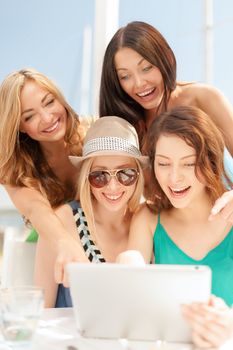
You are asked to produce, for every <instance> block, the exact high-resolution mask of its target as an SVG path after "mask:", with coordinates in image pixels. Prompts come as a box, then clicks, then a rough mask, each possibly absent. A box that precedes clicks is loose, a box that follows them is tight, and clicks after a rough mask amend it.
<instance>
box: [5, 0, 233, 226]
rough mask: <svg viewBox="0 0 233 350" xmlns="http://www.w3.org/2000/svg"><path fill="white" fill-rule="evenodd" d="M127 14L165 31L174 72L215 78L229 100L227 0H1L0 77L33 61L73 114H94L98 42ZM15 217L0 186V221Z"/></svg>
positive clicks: (231, 17)
mask: <svg viewBox="0 0 233 350" xmlns="http://www.w3.org/2000/svg"><path fill="white" fill-rule="evenodd" d="M133 20H141V21H146V22H149V23H150V24H152V25H153V26H155V27H156V28H157V29H158V30H159V31H161V33H162V34H163V35H164V36H165V38H166V39H167V41H168V43H169V44H170V46H171V47H172V49H173V50H174V52H175V55H176V58H177V66H178V72H177V75H178V80H188V81H200V82H207V83H210V84H213V85H214V86H216V87H217V88H219V89H221V90H222V92H223V93H224V94H225V95H226V96H227V97H228V99H229V100H230V101H231V103H233V88H232V83H233V69H232V62H233V44H232V40H231V38H232V33H233V2H232V1H231V0H144V1H141V0H30V1H29V0H20V1H18V0H0V82H1V81H2V80H3V79H4V77H5V76H6V75H7V74H8V73H10V72H12V71H14V70H17V69H20V68H24V67H34V68H36V69H37V70H39V71H41V72H43V73H44V74H46V75H48V76H49V77H50V78H52V79H53V80H54V81H55V82H56V83H57V84H58V85H59V86H60V87H61V89H62V91H63V93H64V95H65V96H66V98H67V99H68V101H69V102H70V103H71V105H72V106H73V107H74V109H75V110H76V111H77V112H78V113H79V114H82V115H89V114H98V91H99V79H100V73H101V65H102V57H103V53H104V50H105V48H106V45H107V43H108V41H109V40H110V38H111V37H112V35H113V34H114V33H115V31H116V30H117V29H118V27H120V26H123V25H125V24H127V23H128V22H130V21H133ZM210 103H211V101H210ZM2 151H3V150H0V152H2ZM21 224H22V219H21V217H20V216H19V215H18V214H17V212H16V211H15V209H14V207H13V205H12V203H11V201H10V199H9V198H8V196H7V195H6V192H5V190H4V189H3V188H2V187H0V227H2V228H3V227H5V226H7V225H11V226H19V225H21Z"/></svg>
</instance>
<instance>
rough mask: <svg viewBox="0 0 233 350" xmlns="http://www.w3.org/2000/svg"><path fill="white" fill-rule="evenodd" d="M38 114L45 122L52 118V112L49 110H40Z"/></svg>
mask: <svg viewBox="0 0 233 350" xmlns="http://www.w3.org/2000/svg"><path fill="white" fill-rule="evenodd" d="M40 116H41V119H42V120H43V121H45V122H50V121H51V119H52V118H53V115H52V113H50V112H48V111H46V110H42V111H41V112H40Z"/></svg>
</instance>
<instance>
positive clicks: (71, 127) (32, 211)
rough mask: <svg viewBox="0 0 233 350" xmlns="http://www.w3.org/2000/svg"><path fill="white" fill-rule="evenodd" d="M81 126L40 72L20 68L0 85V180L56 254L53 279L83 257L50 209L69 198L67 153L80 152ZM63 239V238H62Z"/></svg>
mask: <svg viewBox="0 0 233 350" xmlns="http://www.w3.org/2000/svg"><path fill="white" fill-rule="evenodd" d="M84 134H85V126H81V124H80V119H79V117H78V116H77V114H76V113H75V112H74V110H73V109H72V108H71V107H70V105H69V104H68V103H67V102H66V100H65V99H64V97H63V95H62V93H61V92H60V90H59V89H58V88H57V87H56V85H55V84H54V83H53V82H52V81H51V80H50V79H48V78H47V77H46V76H45V75H43V74H41V73H39V72H37V71H36V70H34V69H28V68H27V69H22V70H19V71H16V72H14V73H12V74H10V75H9V76H7V77H6V78H5V80H4V81H3V82H2V84H1V86H0V150H1V152H0V183H1V184H3V185H4V186H5V188H6V190H7V192H8V194H9V196H10V198H11V199H12V201H13V203H14V204H15V206H16V208H17V209H18V210H19V212H20V213H21V214H22V215H23V216H24V217H25V218H26V220H28V221H30V223H31V224H32V226H33V227H34V228H35V229H36V230H37V232H38V233H39V234H40V235H41V236H42V237H44V238H46V239H47V241H48V244H49V245H50V247H51V250H53V251H54V252H56V254H57V261H56V269H55V272H56V278H57V279H58V280H61V279H62V278H63V265H64V264H65V263H66V261H69V260H70V259H74V260H84V261H85V260H86V257H85V255H84V254H83V252H82V250H81V249H79V245H78V243H77V240H76V239H70V240H68V239H67V232H66V229H65V228H64V226H63V225H62V223H61V221H60V220H59V218H58V217H57V216H56V214H55V213H54V210H53V208H56V207H57V206H59V205H60V204H61V203H64V202H66V201H67V200H70V199H72V198H74V195H75V192H76V188H75V185H76V176H77V168H76V167H74V166H73V165H72V164H71V163H70V161H69V158H68V156H69V155H80V154H81V149H82V140H83V137H84ZM64 238H65V239H64Z"/></svg>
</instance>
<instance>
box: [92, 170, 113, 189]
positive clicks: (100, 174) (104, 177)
mask: <svg viewBox="0 0 233 350" xmlns="http://www.w3.org/2000/svg"><path fill="white" fill-rule="evenodd" d="M88 180H89V182H90V184H91V186H93V187H96V188H101V187H104V186H106V185H107V183H108V182H109V180H110V175H109V174H108V173H107V172H106V171H93V172H92V173H90V174H89V176H88Z"/></svg>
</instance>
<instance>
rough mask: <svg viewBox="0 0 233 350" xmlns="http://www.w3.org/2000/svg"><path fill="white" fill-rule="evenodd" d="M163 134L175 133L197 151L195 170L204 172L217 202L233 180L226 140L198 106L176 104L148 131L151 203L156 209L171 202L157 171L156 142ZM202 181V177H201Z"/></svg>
mask: <svg viewBox="0 0 233 350" xmlns="http://www.w3.org/2000/svg"><path fill="white" fill-rule="evenodd" d="M161 135H166V136H167V135H173V136H174V135H175V136H178V137H180V138H181V139H182V140H184V141H185V142H186V143H187V145H189V146H190V147H192V148H194V150H195V151H196V165H195V173H196V176H197V177H200V176H199V175H198V174H201V177H202V179H204V183H205V186H206V191H207V193H208V195H209V197H210V199H211V202H212V203H214V202H215V200H216V199H217V198H218V197H219V196H221V195H222V194H223V193H224V192H225V191H226V186H227V187H229V188H232V186H233V183H232V182H231V180H230V179H229V177H228V176H227V174H226V172H225V170H224V163H223V153H224V141H223V137H222V133H221V131H220V130H219V129H218V128H217V126H216V125H215V124H214V123H213V121H212V120H211V118H210V117H209V116H208V115H207V114H206V113H204V112H203V111H202V110H200V109H199V108H196V107H176V108H174V109H172V110H170V111H168V112H164V113H162V114H161V115H160V116H158V118H156V119H155V120H154V121H153V123H152V125H151V126H150V130H149V132H148V138H147V144H146V150H147V154H148V155H149V158H150V164H151V179H152V182H151V184H150V186H151V190H150V193H151V197H150V198H149V199H150V201H151V202H152V205H151V207H152V208H153V209H155V210H157V211H160V210H162V209H168V208H171V207H172V205H171V203H170V201H169V200H168V198H167V196H166V195H165V193H164V192H163V190H162V189H161V187H160V185H159V183H158V181H157V179H156V177H155V173H154V160H155V153H156V144H157V141H158V139H159V137H160V136H161ZM200 181H203V180H200Z"/></svg>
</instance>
